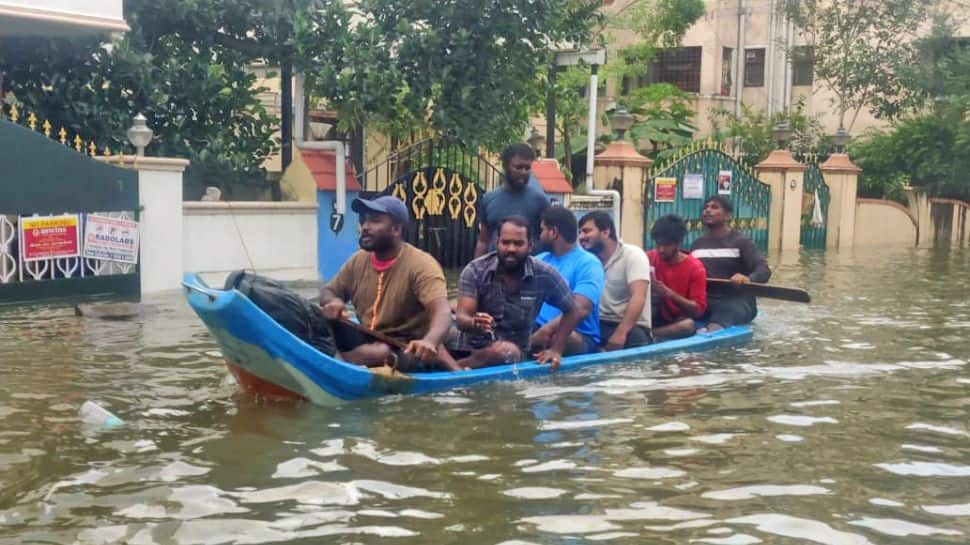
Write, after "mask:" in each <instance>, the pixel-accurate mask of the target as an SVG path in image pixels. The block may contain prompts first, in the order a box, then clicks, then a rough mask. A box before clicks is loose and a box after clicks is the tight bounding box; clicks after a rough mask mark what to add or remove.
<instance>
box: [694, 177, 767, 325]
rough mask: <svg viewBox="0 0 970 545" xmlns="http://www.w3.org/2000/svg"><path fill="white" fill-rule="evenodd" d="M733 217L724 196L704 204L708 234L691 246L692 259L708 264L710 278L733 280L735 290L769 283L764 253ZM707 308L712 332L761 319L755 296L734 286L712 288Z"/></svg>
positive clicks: (703, 212)
mask: <svg viewBox="0 0 970 545" xmlns="http://www.w3.org/2000/svg"><path fill="white" fill-rule="evenodd" d="M733 213H734V206H733V205H732V204H731V201H729V200H728V199H726V198H724V197H721V196H720V195H715V196H713V197H710V198H708V199H707V200H706V201H704V209H703V211H702V212H701V221H702V222H703V223H704V229H705V230H706V234H705V235H704V236H702V237H700V238H698V239H697V240H695V241H694V244H692V245H691V255H693V256H694V257H696V258H698V259H700V260H701V262H702V263H704V267H705V268H706V269H707V276H708V278H719V279H725V280H730V281H731V284H734V285H735V286H740V285H743V284H747V283H749V282H760V283H763V282H767V281H768V279H769V278H771V269H769V268H768V263H767V262H765V258H764V257H763V256H762V255H761V252H759V251H758V248H757V247H756V246H755V245H754V242H753V241H752V240H751V239H750V238H748V237H746V236H744V235H743V234H741V233H740V232H738V231H736V230H734V229H732V228H731V226H730V225H729V224H728V222H729V221H730V219H731V214H733ZM707 308H708V310H707V314H706V315H705V318H706V319H707V320H708V324H707V330H708V331H717V330H719V329H722V328H725V327H729V326H732V325H737V324H746V323H749V322H751V321H752V320H754V318H755V316H757V315H758V306H757V304H756V303H755V300H754V296H752V295H744V294H741V293H739V292H738V291H737V290H736V289H734V286H713V285H712V286H710V289H709V290H708V292H707Z"/></svg>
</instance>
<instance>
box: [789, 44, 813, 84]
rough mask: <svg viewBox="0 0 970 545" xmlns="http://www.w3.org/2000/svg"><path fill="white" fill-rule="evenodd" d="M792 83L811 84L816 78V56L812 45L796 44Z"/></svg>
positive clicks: (793, 52) (792, 59)
mask: <svg viewBox="0 0 970 545" xmlns="http://www.w3.org/2000/svg"><path fill="white" fill-rule="evenodd" d="M791 65H792V71H791V84H792V85H811V84H812V81H813V80H814V77H813V76H814V74H813V72H814V65H815V58H814V55H813V53H812V46H810V45H799V46H795V48H794V51H792V56H791Z"/></svg>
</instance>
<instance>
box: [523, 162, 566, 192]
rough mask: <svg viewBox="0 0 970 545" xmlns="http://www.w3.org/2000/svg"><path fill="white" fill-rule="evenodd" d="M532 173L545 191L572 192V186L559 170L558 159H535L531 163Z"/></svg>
mask: <svg viewBox="0 0 970 545" xmlns="http://www.w3.org/2000/svg"><path fill="white" fill-rule="evenodd" d="M532 173H533V174H535V177H536V179H537V180H539V185H541V186H542V189H543V190H545V192H546V193H572V192H573V186H572V185H571V184H570V183H569V180H567V179H566V176H565V175H564V174H563V173H562V171H561V170H559V161H556V160H555V159H536V160H535V161H534V162H533V163H532Z"/></svg>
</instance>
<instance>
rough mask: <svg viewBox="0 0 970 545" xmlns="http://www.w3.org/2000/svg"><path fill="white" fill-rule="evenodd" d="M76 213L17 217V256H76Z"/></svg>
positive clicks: (45, 257) (31, 259)
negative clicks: (18, 228)
mask: <svg viewBox="0 0 970 545" xmlns="http://www.w3.org/2000/svg"><path fill="white" fill-rule="evenodd" d="M78 223H79V220H78V217H77V215H76V214H64V215H62V216H30V217H21V218H20V221H19V224H20V241H21V247H20V249H21V254H20V255H21V256H22V257H23V260H24V261H38V260H41V259H57V258H62V257H77V256H78V255H79V254H80V248H81V240H80V231H79V229H78Z"/></svg>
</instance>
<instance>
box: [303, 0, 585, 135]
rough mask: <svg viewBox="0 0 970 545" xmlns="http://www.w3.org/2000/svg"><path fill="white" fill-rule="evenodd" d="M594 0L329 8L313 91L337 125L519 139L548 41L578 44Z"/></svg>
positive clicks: (381, 1)
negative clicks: (323, 51)
mask: <svg viewBox="0 0 970 545" xmlns="http://www.w3.org/2000/svg"><path fill="white" fill-rule="evenodd" d="M598 4H599V3H598V2H595V1H593V0H491V1H490V2H478V3H471V2H460V1H457V0H450V1H430V0H413V1H408V2H402V1H399V0H361V1H359V2H356V3H353V4H351V3H346V4H344V3H341V2H331V3H330V4H329V5H328V8H327V13H326V16H325V21H326V29H327V36H326V38H327V40H329V42H330V43H329V46H328V48H327V51H328V53H327V56H326V57H323V58H321V59H320V61H319V62H318V63H315V65H314V67H313V68H312V69H311V70H310V72H309V75H310V76H311V77H312V85H313V89H314V93H315V94H316V95H317V96H319V97H322V98H325V99H326V100H327V101H328V102H329V103H330V104H331V105H332V107H333V108H335V109H337V110H338V111H339V113H340V120H341V125H344V126H353V125H355V124H367V125H370V126H373V127H375V128H377V129H379V130H381V131H383V132H385V133H388V134H390V135H392V136H404V135H406V134H407V133H409V132H411V131H421V130H424V129H431V130H433V131H435V132H436V133H437V134H439V135H442V136H447V137H453V138H457V139H459V140H461V141H463V142H464V143H466V144H467V145H470V146H472V147H477V146H479V145H484V146H485V147H488V148H490V149H498V148H500V147H502V146H504V145H505V144H507V143H508V142H509V141H515V140H521V139H522V134H523V133H524V132H525V127H526V124H527V122H528V119H529V115H530V113H531V112H532V110H533V108H534V107H535V105H536V104H538V103H540V102H541V100H542V99H543V97H544V96H545V94H544V93H545V86H544V85H543V78H542V77H540V76H544V74H545V72H546V71H547V67H548V66H549V64H550V63H551V59H552V48H553V46H554V44H558V43H565V42H573V43H583V42H584V41H585V40H586V39H587V38H588V36H589V33H590V31H591V27H592V25H593V24H594V23H595V22H596V20H597V19H598V15H597V11H596V8H597V7H598Z"/></svg>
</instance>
